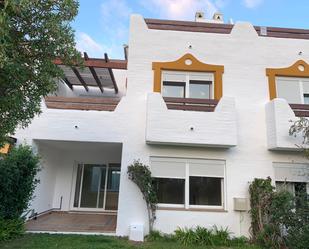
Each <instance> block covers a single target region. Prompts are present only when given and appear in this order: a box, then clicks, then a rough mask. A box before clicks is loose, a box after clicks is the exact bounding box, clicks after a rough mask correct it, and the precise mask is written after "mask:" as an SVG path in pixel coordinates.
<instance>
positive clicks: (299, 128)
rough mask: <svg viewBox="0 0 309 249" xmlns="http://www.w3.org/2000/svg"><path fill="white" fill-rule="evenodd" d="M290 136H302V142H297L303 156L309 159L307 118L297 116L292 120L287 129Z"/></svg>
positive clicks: (308, 123)
mask: <svg viewBox="0 0 309 249" xmlns="http://www.w3.org/2000/svg"><path fill="white" fill-rule="evenodd" d="M289 134H290V136H294V137H296V136H297V135H301V136H302V137H303V141H302V144H297V145H296V146H298V147H299V148H301V149H302V150H303V151H304V153H305V156H306V157H307V158H308V159H309V149H308V146H309V120H308V118H299V119H298V120H297V121H295V122H293V124H292V126H291V127H290V130H289Z"/></svg>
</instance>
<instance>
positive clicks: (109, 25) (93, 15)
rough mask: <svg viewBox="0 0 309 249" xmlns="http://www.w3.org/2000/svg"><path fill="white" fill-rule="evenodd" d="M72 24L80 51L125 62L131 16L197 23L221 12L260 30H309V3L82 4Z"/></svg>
mask: <svg viewBox="0 0 309 249" xmlns="http://www.w3.org/2000/svg"><path fill="white" fill-rule="evenodd" d="M79 4H80V6H79V13H78V15H77V17H76V18H75V20H74V22H73V23H72V26H73V28H74V29H75V39H76V47H77V49H78V50H79V51H81V52H87V53H88V55H89V56H90V57H96V58H102V57H103V56H104V53H108V55H109V58H113V59H123V58H124V54H123V45H124V44H127V43H128V36H129V20H130V15H131V14H140V15H142V16H143V17H145V18H157V19H170V20H187V21H193V20H194V16H195V12H196V11H203V12H204V13H205V15H206V17H207V18H211V17H212V15H213V14H214V12H217V11H219V12H221V13H223V15H224V21H225V22H229V21H230V20H231V19H232V20H233V22H234V23H235V22H237V21H248V22H251V23H252V24H254V25H258V26H272V27H290V28H305V29H309V0H294V1H293V0H80V1H79Z"/></svg>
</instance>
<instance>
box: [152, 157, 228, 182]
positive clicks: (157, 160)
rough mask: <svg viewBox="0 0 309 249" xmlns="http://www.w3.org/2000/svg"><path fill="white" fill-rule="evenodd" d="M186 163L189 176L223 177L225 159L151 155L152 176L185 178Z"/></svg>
mask: <svg viewBox="0 0 309 249" xmlns="http://www.w3.org/2000/svg"><path fill="white" fill-rule="evenodd" d="M186 164H188V165H189V175H190V176H209V177H222V178H223V177H224V167H225V161H222V160H206V159H205V160H204V159H183V158H164V157H151V158H150V166H151V172H152V175H153V176H154V177H171V178H185V177H186Z"/></svg>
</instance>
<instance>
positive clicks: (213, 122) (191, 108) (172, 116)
mask: <svg viewBox="0 0 309 249" xmlns="http://www.w3.org/2000/svg"><path fill="white" fill-rule="evenodd" d="M146 122H147V123H146V143H147V144H166V145H183V146H198V147H221V148H230V147H233V146H236V145H237V134H236V110H235V101H234V99H233V98H229V97H222V98H221V100H220V101H217V100H202V99H179V98H162V95H161V94H160V93H149V94H148V99H147V121H146Z"/></svg>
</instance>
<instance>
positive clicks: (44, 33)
mask: <svg viewBox="0 0 309 249" xmlns="http://www.w3.org/2000/svg"><path fill="white" fill-rule="evenodd" d="M77 12H78V2H77V1H76V0H0V144H1V143H2V142H3V141H4V138H5V136H6V135H8V134H12V133H14V131H15V129H16V128H17V127H19V126H20V127H22V128H24V127H26V126H27V125H28V124H29V123H30V122H31V120H32V118H33V117H34V116H35V115H37V114H39V113H40V102H41V98H42V97H44V96H46V95H47V94H48V93H50V92H53V91H54V90H56V83H55V79H57V78H59V77H61V76H62V74H63V72H62V70H61V69H60V68H58V67H57V66H56V65H54V64H53V60H54V59H56V58H60V59H61V60H63V61H64V62H65V63H67V64H73V62H75V63H80V61H81V60H80V58H81V56H80V54H79V53H78V51H77V50H76V49H75V42H74V31H73V29H72V28H71V26H70V22H71V21H72V20H73V19H74V17H75V16H76V15H77Z"/></svg>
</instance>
